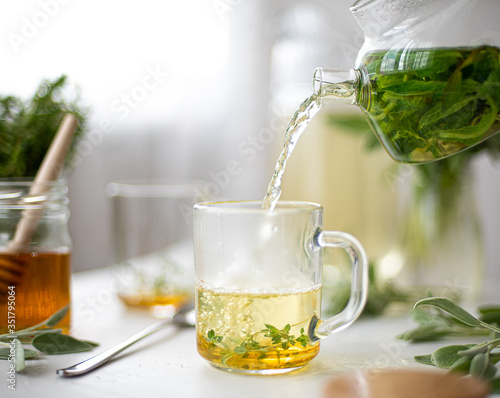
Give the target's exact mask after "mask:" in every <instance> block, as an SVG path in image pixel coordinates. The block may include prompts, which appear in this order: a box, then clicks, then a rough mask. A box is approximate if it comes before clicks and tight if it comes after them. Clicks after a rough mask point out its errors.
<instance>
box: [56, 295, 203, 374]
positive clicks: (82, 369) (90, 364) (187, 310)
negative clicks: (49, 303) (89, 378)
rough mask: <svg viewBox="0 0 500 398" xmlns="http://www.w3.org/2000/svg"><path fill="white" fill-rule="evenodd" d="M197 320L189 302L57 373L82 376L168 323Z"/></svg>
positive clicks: (183, 325)
mask: <svg viewBox="0 0 500 398" xmlns="http://www.w3.org/2000/svg"><path fill="white" fill-rule="evenodd" d="M195 322H196V320H195V312H194V306H193V304H192V303H190V304H187V305H185V306H183V307H181V308H180V310H179V311H178V312H177V313H176V314H175V315H174V316H172V317H168V318H165V319H162V320H161V321H158V322H155V323H153V324H151V325H149V326H148V327H147V328H145V329H143V330H141V331H140V332H138V333H136V334H134V335H133V336H131V337H129V338H128V339H126V340H124V341H122V342H121V343H120V344H117V345H116V346H114V347H111V348H109V349H108V350H106V351H104V352H101V353H100V354H97V355H95V356H93V357H92V358H89V359H86V360H85V361H83V362H80V363H77V364H76V365H73V366H70V367H68V368H64V369H57V370H56V373H57V374H58V375H59V376H64V377H69V376H80V375H82V374H85V373H87V372H90V371H91V370H94V369H95V368H97V367H99V366H101V365H102V364H104V363H106V362H108V361H109V360H110V359H111V358H114V357H115V356H116V355H118V354H119V353H120V352H122V351H123V350H125V349H126V348H128V347H130V346H131V345H132V344H135V343H137V342H138V341H139V340H142V339H143V338H144V337H146V336H149V335H150V334H152V333H154V332H156V331H157V330H160V329H161V328H163V327H165V326H167V325H170V324H174V325H176V326H180V327H187V326H194V325H195Z"/></svg>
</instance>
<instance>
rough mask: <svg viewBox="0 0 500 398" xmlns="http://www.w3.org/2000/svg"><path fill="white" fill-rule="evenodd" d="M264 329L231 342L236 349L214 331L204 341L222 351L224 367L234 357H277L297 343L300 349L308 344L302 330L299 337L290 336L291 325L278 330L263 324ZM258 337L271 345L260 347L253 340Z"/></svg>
mask: <svg viewBox="0 0 500 398" xmlns="http://www.w3.org/2000/svg"><path fill="white" fill-rule="evenodd" d="M264 325H265V329H262V330H260V331H259V332H256V333H253V334H249V335H248V336H247V337H246V338H245V339H243V340H241V341H233V343H236V344H237V345H236V347H234V348H231V347H230V346H229V345H228V344H226V343H225V342H223V340H224V337H223V336H218V335H216V333H215V332H214V330H210V331H208V333H207V336H206V337H205V339H206V340H207V342H208V343H209V344H210V346H212V347H218V348H220V349H221V351H222V359H221V361H222V364H223V365H225V364H226V363H227V361H228V360H229V359H230V358H232V357H233V356H234V355H239V356H240V357H242V358H245V357H247V356H248V355H249V354H250V353H258V354H259V357H258V359H264V358H267V356H268V354H269V352H271V351H276V352H277V353H278V356H279V350H280V349H283V350H287V349H288V348H290V347H292V346H294V345H295V344H297V343H299V344H300V345H301V346H302V347H307V345H308V344H309V343H310V340H309V337H308V336H307V335H306V334H305V330H304V328H301V329H300V336H298V337H295V335H293V334H290V329H291V325H290V324H287V325H285V327H283V329H278V328H277V327H275V326H273V325H269V324H267V323H266V324H264ZM258 335H263V336H264V337H268V338H270V339H271V343H272V345H261V344H260V343H259V342H258V341H256V340H255V338H256V337H257V336H258Z"/></svg>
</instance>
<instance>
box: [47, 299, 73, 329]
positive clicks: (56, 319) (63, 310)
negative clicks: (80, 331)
mask: <svg viewBox="0 0 500 398" xmlns="http://www.w3.org/2000/svg"><path fill="white" fill-rule="evenodd" d="M68 311H69V304H68V305H66V306H65V307H63V308H61V309H60V310H59V311H57V312H56V313H55V314H54V315H52V316H51V317H50V318H49V319H47V320H46V321H45V324H46V325H47V326H48V327H49V328H51V327H52V326H55V325H57V324H58V323H59V322H61V320H62V319H63V318H64V317H65V316H66V314H67V313H68Z"/></svg>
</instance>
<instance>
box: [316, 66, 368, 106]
mask: <svg viewBox="0 0 500 398" xmlns="http://www.w3.org/2000/svg"><path fill="white" fill-rule="evenodd" d="M359 85H360V74H359V71H357V70H356V69H350V70H338V69H323V68H316V70H315V71H314V75H313V89H314V93H315V94H316V96H317V97H318V99H319V101H320V102H321V104H322V105H327V104H339V103H343V104H351V105H354V104H356V103H357V97H358V91H359V90H358V87H359Z"/></svg>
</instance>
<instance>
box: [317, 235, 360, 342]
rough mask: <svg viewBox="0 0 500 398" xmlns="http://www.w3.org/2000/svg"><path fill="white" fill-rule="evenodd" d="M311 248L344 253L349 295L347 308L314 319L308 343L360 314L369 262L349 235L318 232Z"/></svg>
mask: <svg viewBox="0 0 500 398" xmlns="http://www.w3.org/2000/svg"><path fill="white" fill-rule="evenodd" d="M314 244H315V245H316V246H319V247H320V248H321V249H324V248H341V249H344V250H345V251H346V252H347V254H348V255H349V258H350V260H351V267H352V272H351V295H350V297H349V302H348V303H347V305H346V307H345V308H344V309H343V310H342V312H340V313H339V314H337V315H334V316H332V317H331V318H328V319H325V320H322V319H319V318H318V317H317V316H316V315H315V316H313V319H312V320H311V323H310V325H309V333H308V334H309V339H310V340H311V341H317V340H319V339H322V338H324V337H327V336H329V335H331V334H332V333H335V332H338V331H340V330H342V329H345V328H347V327H348V326H349V325H351V324H352V323H353V322H354V321H355V320H356V318H357V317H358V316H359V315H360V314H361V312H362V311H363V308H364V307H365V303H366V298H367V297H368V260H367V256H366V253H365V249H363V246H361V243H359V241H358V240H357V239H356V238H355V237H354V236H352V235H350V234H348V233H345V232H339V231H321V230H318V232H317V233H316V235H315V237H314Z"/></svg>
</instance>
